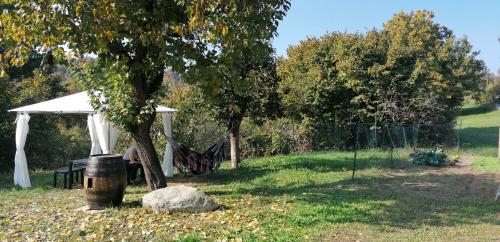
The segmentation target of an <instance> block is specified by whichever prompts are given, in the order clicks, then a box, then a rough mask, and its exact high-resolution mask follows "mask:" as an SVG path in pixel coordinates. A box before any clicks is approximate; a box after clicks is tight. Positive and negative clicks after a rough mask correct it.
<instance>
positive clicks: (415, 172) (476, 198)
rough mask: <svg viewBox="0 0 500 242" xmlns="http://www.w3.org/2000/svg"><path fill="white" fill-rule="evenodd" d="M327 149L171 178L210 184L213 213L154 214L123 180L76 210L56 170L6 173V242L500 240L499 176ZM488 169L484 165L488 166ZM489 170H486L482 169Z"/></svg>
mask: <svg viewBox="0 0 500 242" xmlns="http://www.w3.org/2000/svg"><path fill="white" fill-rule="evenodd" d="M398 154H399V155H400V157H396V159H395V160H393V161H392V162H391V161H390V160H388V159H387V158H388V154H387V153H385V152H379V151H371V152H368V151H365V152H361V153H360V154H359V162H358V165H359V171H358V172H357V175H356V177H357V179H356V180H355V181H354V182H353V181H351V171H350V169H351V165H352V153H347V152H329V153H315V154H309V155H300V156H279V157H267V158H261V159H255V160H246V161H244V162H243V163H242V165H241V169H239V170H238V172H233V171H231V170H230V169H229V168H228V166H227V165H228V164H225V166H224V167H222V169H221V170H219V171H218V172H217V173H214V174H209V175H207V176H202V177H196V178H188V179H187V178H183V177H179V178H174V179H170V180H169V182H170V185H175V184H176V183H177V184H178V183H188V185H191V186H196V187H198V188H199V189H201V190H203V191H205V192H206V193H207V194H208V195H210V196H211V197H212V198H213V199H215V200H216V201H217V202H219V203H220V204H221V205H222V206H223V207H222V209H220V210H217V211H215V212H210V213H200V214H189V213H176V214H165V213H158V214H156V213H153V212H150V211H147V210H145V209H143V208H141V199H142V196H143V194H144V193H145V192H146V189H145V188H144V187H143V186H130V187H127V190H126V195H125V203H124V205H123V206H122V207H120V208H111V209H107V210H106V211H105V212H103V213H98V214H87V213H82V212H76V211H75V209H76V208H78V207H81V206H83V205H84V204H85V197H84V192H83V190H81V189H73V190H63V189H54V188H51V174H50V173H48V172H45V171H36V172H33V173H32V181H33V184H34V186H35V187H34V188H32V189H26V190H19V189H17V188H13V187H10V186H9V185H7V184H10V183H11V181H10V180H11V179H12V178H11V176H10V175H7V174H5V175H3V176H1V180H0V186H1V188H0V189H1V190H0V194H2V195H1V196H0V240H22V241H27V240H70V241H73V240H121V239H124V240H126V241H137V240H181V241H197V240H209V241H211V240H221V241H223V240H243V241H273V240H277V241H304V240H323V241H334V240H340V241H354V240H361V241H388V240H389V241H400V240H411V241H451V240H453V241H455V240H463V241H488V240H496V239H499V238H500V237H499V234H498V231H500V213H499V212H500V204H499V203H495V202H493V195H494V194H493V193H494V190H495V189H496V188H497V186H498V178H499V177H498V173H494V172H490V171H487V170H488V169H487V168H486V169H482V170H481V171H479V170H473V169H471V168H470V167H455V168H441V169H434V168H424V167H414V166H412V165H410V164H408V163H407V162H406V157H407V156H406V155H407V154H406V153H405V152H398ZM486 167H488V166H486ZM485 170H486V171H485Z"/></svg>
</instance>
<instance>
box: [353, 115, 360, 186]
mask: <svg viewBox="0 0 500 242" xmlns="http://www.w3.org/2000/svg"><path fill="white" fill-rule="evenodd" d="M358 133H359V125H358V124H356V141H355V143H354V162H353V163H352V180H353V181H354V173H355V172H356V159H357V157H358V146H359V142H358V137H359V135H358Z"/></svg>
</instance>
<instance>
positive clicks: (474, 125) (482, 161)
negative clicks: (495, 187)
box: [457, 107, 500, 172]
mask: <svg viewBox="0 0 500 242" xmlns="http://www.w3.org/2000/svg"><path fill="white" fill-rule="evenodd" d="M464 111H465V112H466V113H467V112H469V113H471V114H469V115H462V116H460V117H459V118H458V119H457V126H460V124H461V127H462V130H461V132H460V133H461V134H460V137H461V148H462V149H461V150H462V152H463V153H466V154H467V153H468V154H473V155H474V156H475V162H474V164H473V167H474V168H477V169H481V170H491V171H497V172H500V162H499V160H498V159H497V158H496V157H497V155H498V134H499V127H500V110H496V109H494V110H491V108H490V107H487V108H484V107H471V108H468V109H466V110H464Z"/></svg>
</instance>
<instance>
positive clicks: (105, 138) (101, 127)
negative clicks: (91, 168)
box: [93, 113, 118, 154]
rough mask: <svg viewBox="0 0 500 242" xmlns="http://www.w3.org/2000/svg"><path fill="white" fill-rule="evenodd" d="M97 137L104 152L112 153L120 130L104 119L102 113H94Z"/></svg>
mask: <svg viewBox="0 0 500 242" xmlns="http://www.w3.org/2000/svg"><path fill="white" fill-rule="evenodd" d="M93 117H94V124H95V129H96V133H97V139H98V140H99V144H100V146H101V150H102V153H103V154H111V153H112V152H113V149H114V148H115V145H116V141H117V140H118V130H117V129H116V128H115V127H113V125H112V124H111V123H110V122H108V121H106V120H105V119H104V115H103V114H102V113H96V114H94V115H93Z"/></svg>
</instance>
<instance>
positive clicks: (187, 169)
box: [167, 137, 226, 175]
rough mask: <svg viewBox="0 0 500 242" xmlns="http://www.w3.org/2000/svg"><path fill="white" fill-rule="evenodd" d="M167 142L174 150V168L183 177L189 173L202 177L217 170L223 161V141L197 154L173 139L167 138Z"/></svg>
mask: <svg viewBox="0 0 500 242" xmlns="http://www.w3.org/2000/svg"><path fill="white" fill-rule="evenodd" d="M167 140H168V142H170V144H171V145H172V147H173V148H174V153H175V157H174V167H175V168H176V169H177V171H178V172H179V173H181V174H183V175H187V174H189V173H191V174H194V175H202V174H205V173H207V172H209V171H210V172H212V171H214V170H216V169H217V168H219V166H220V164H221V163H222V161H223V160H224V144H225V143H226V141H225V140H222V141H220V142H219V143H217V144H214V145H212V146H210V148H208V149H207V150H206V151H205V152H203V153H198V152H196V151H194V150H192V149H190V148H189V147H187V146H186V145H184V144H180V143H177V142H176V141H175V140H174V139H172V138H170V137H167Z"/></svg>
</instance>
